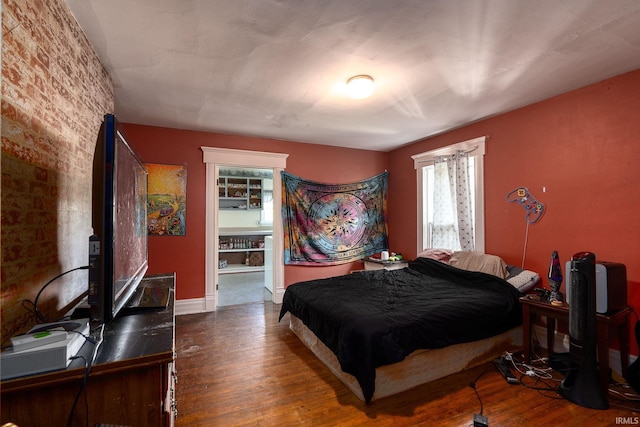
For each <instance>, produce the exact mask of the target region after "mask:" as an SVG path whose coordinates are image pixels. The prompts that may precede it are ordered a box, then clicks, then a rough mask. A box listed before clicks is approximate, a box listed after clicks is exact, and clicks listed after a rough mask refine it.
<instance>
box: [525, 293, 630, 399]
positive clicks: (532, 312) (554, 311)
mask: <svg viewBox="0 0 640 427" xmlns="http://www.w3.org/2000/svg"><path fill="white" fill-rule="evenodd" d="M520 303H521V305H522V338H523V341H524V343H523V344H524V359H525V362H526V363H529V362H530V361H531V327H532V325H533V322H534V319H535V316H536V315H540V316H545V317H546V318H547V350H548V352H549V354H551V353H553V342H554V333H555V329H556V319H559V320H566V321H568V319H569V305H567V303H563V304H562V306H554V305H551V304H550V303H548V302H547V301H545V300H536V299H535V297H532V296H529V295H527V296H524V297H521V298H520ZM630 313H631V308H630V307H625V308H623V309H621V310H618V311H616V312H612V313H605V314H601V313H597V314H596V329H597V330H596V335H597V337H596V338H597V343H596V346H597V352H598V370H599V376H600V386H601V387H602V389H603V390H604V391H606V390H607V389H608V386H609V340H610V333H611V332H612V330H615V331H617V336H618V341H619V343H620V364H621V367H622V376H623V377H625V378H626V377H627V368H628V367H629V315H630Z"/></svg>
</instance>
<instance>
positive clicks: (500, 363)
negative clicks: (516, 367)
mask: <svg viewBox="0 0 640 427" xmlns="http://www.w3.org/2000/svg"><path fill="white" fill-rule="evenodd" d="M507 363H508V362H507V361H506V360H504V359H502V358H498V359H495V360H494V361H493V364H494V365H496V368H497V369H498V371H499V372H500V373H501V374H502V376H503V377H504V379H505V381H507V382H508V383H509V384H518V380H517V378H516V377H515V375H513V372H511V368H510V367H509V365H508V364H507Z"/></svg>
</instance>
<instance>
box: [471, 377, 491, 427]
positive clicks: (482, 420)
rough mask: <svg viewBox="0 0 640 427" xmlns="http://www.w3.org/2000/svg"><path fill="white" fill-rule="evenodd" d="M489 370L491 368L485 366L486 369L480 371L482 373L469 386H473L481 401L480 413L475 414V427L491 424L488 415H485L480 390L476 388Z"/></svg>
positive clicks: (486, 426)
mask: <svg viewBox="0 0 640 427" xmlns="http://www.w3.org/2000/svg"><path fill="white" fill-rule="evenodd" d="M488 370H489V369H488V368H485V369H484V371H482V372H481V373H480V375H478V376H477V377H476V379H475V380H474V381H472V382H471V383H469V387H471V388H472V389H473V392H474V393H475V394H476V397H477V398H478V402H480V413H479V414H473V427H488V426H489V420H488V419H487V417H485V416H484V415H483V412H484V408H483V406H482V399H481V398H480V394H479V393H478V390H477V389H476V384H477V383H478V381H479V380H480V378H481V377H482V376H483V375H484V374H486V373H487V371H488Z"/></svg>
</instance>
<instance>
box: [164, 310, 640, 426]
mask: <svg viewBox="0 0 640 427" xmlns="http://www.w3.org/2000/svg"><path fill="white" fill-rule="evenodd" d="M279 310H280V306H279V305H274V304H272V303H264V304H262V303H256V304H246V305H238V306H229V307H223V308H220V309H218V310H217V311H215V312H212V313H203V314H192V315H184V316H178V317H177V319H176V347H177V359H176V366H177V370H178V379H179V381H178V383H177V401H178V418H177V420H176V426H178V427H186V426H189V427H193V426H254V425H258V426H289V425H296V426H314V427H315V426H360V425H363V424H367V425H380V426H394V427H400V426H415V425H435V426H461V427H462V426H464V427H466V426H472V425H473V415H474V414H476V413H480V410H481V405H480V401H479V400H478V397H477V396H476V394H475V392H474V390H473V389H472V388H471V387H470V383H472V382H474V381H475V382H476V390H477V393H478V395H479V397H480V399H481V400H482V409H483V412H482V413H483V414H484V415H485V416H486V417H487V418H488V420H489V426H557V425H562V426H585V425H589V426H614V425H620V424H640V418H636V417H640V401H633V400H628V399H619V398H614V397H613V396H610V398H609V403H610V405H611V408H610V409H607V410H595V409H588V408H583V407H581V406H578V405H575V404H573V403H570V402H568V401H566V400H564V399H561V398H559V397H558V395H557V394H555V393H553V392H543V391H538V390H534V389H533V388H527V387H524V386H520V385H508V384H507V383H506V382H505V381H504V379H503V378H502V377H501V376H500V374H499V373H498V372H497V371H496V370H495V369H494V367H493V365H491V364H488V365H485V366H482V367H478V368H475V369H472V370H469V371H466V372H462V373H459V374H455V375H452V376H450V377H447V378H444V379H442V380H439V381H436V382H433V383H430V384H426V385H423V386H420V387H417V388H415V389H412V390H409V391H407V392H404V393H401V394H398V395H395V396H391V397H388V398H384V399H380V400H378V401H374V402H372V403H371V404H370V405H365V404H364V403H363V402H361V401H360V400H359V399H358V398H356V397H355V396H354V395H353V394H352V393H351V391H349V389H347V388H346V386H344V385H343V384H342V382H340V380H338V379H337V378H336V377H334V376H333V374H332V373H331V372H330V371H329V369H328V368H326V367H325V366H324V365H323V364H322V362H320V361H319V360H318V359H316V357H315V356H314V355H313V353H311V351H310V350H308V349H307V348H306V347H305V346H304V345H303V344H302V343H301V342H300V341H299V340H298V338H297V337H296V336H295V335H294V334H293V333H292V332H291V331H290V330H289V315H286V316H285V318H284V319H283V320H282V321H281V322H279V323H278V315H279ZM479 376H480V378H479V379H478V377H479ZM476 379H477V381H476ZM527 379H529V378H527ZM530 385H531V386H532V387H533V386H538V387H541V386H543V385H542V384H536V383H535V382H534V381H533V380H531V381H530ZM616 388H617V389H618V390H623V391H625V392H627V393H630V394H633V395H634V396H635V397H637V395H635V393H633V390H631V389H622V388H621V387H616ZM629 390H630V392H629ZM617 417H624V418H622V419H621V418H617Z"/></svg>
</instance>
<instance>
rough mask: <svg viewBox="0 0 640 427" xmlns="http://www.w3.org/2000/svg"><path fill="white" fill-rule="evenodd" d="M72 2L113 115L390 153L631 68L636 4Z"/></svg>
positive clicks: (637, 53)
mask: <svg viewBox="0 0 640 427" xmlns="http://www.w3.org/2000/svg"><path fill="white" fill-rule="evenodd" d="M67 3H68V5H69V7H70V8H71V10H72V12H73V14H74V15H75V17H76V19H77V20H78V22H79V23H80V26H81V27H82V28H83V30H84V32H85V33H86V35H87V37H88V39H89V41H90V42H91V44H92V45H93V47H94V49H95V50H96V52H97V53H98V55H99V57H100V59H101V61H102V63H103V64H104V67H105V68H106V70H107V72H108V73H109V74H110V76H111V78H112V79H113V82H114V84H115V90H116V111H115V112H116V115H117V116H118V118H119V119H120V120H121V121H124V122H128V123H137V124H145V125H153V126H163V127H170V128H179V129H191V130H202V131H212V132H221V133H230V134H240V135H253V136H260V137H268V138H276V139H284V140H292V141H299V142H309V143H319V144H328V145H337V146H344V147H353V148H363V149H371V150H381V151H386V150H390V149H393V148H395V147H398V146H401V145H405V144H407V143H410V142H413V141H416V140H418V139H422V138H424V137H428V136H430V135H434V134H437V133H440V132H443V131H446V130H448V129H452V128H455V127H459V126H461V125H464V124H466V123H469V122H473V121H476V120H479V119H482V118H485V117H489V116H492V115H496V114H499V113H502V112H505V111H509V110H513V109H515V108H518V107H521V106H524V105H528V104H531V103H533V102H536V101H539V100H542V99H546V98H549V97H551V96H554V95H557V94H560V93H563V92H567V91H569V90H572V89H575V88H579V87H582V86H585V85H587V84H590V83H594V82H597V81H600V80H603V79H606V78H608V77H612V76H615V75H618V74H621V73H624V72H626V71H630V70H634V69H637V68H640V1H639V0H485V1H482V0H135V1H134V0H109V1H104V0H67ZM356 74H369V75H371V76H372V77H373V78H374V79H375V83H376V91H375V93H374V95H373V96H372V97H370V98H368V99H365V100H352V99H349V98H347V97H346V95H345V94H344V85H345V82H346V80H347V79H348V78H349V77H351V76H353V75H356Z"/></svg>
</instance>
